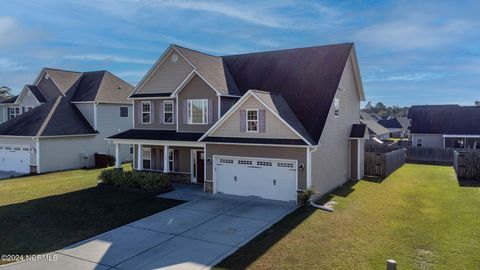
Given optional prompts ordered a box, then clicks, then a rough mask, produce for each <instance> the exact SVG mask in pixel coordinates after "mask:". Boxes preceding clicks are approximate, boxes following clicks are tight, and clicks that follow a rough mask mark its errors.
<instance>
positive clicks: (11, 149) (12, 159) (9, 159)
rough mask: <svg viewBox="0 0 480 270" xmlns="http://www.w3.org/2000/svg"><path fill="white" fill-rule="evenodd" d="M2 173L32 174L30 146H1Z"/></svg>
mask: <svg viewBox="0 0 480 270" xmlns="http://www.w3.org/2000/svg"><path fill="white" fill-rule="evenodd" d="M0 171H15V172H19V173H30V146H28V145H0Z"/></svg>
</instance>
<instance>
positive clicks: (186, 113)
mask: <svg viewBox="0 0 480 270" xmlns="http://www.w3.org/2000/svg"><path fill="white" fill-rule="evenodd" d="M183 123H184V124H188V104H187V100H186V99H185V100H184V101H183Z"/></svg>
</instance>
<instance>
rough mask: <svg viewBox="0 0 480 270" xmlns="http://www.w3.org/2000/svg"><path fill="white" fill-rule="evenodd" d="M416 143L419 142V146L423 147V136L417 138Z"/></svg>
mask: <svg viewBox="0 0 480 270" xmlns="http://www.w3.org/2000/svg"><path fill="white" fill-rule="evenodd" d="M416 143H417V147H422V146H423V139H422V138H417V140H416Z"/></svg>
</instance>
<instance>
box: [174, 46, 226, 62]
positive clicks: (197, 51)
mask: <svg viewBox="0 0 480 270" xmlns="http://www.w3.org/2000/svg"><path fill="white" fill-rule="evenodd" d="M172 46H173V47H178V48H182V49H185V50H189V51H192V52H196V53H200V54H203V55H206V56H211V57H215V58H220V59H222V57H221V56H218V55H213V54H209V53H205V52H202V51H199V50H195V49H190V48H187V47H184V46H181V45H178V44H172ZM222 60H223V59H222Z"/></svg>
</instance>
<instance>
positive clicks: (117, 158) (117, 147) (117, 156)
mask: <svg viewBox="0 0 480 270" xmlns="http://www.w3.org/2000/svg"><path fill="white" fill-rule="evenodd" d="M120 168H122V163H121V162H120V144H119V143H115V169H120Z"/></svg>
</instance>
